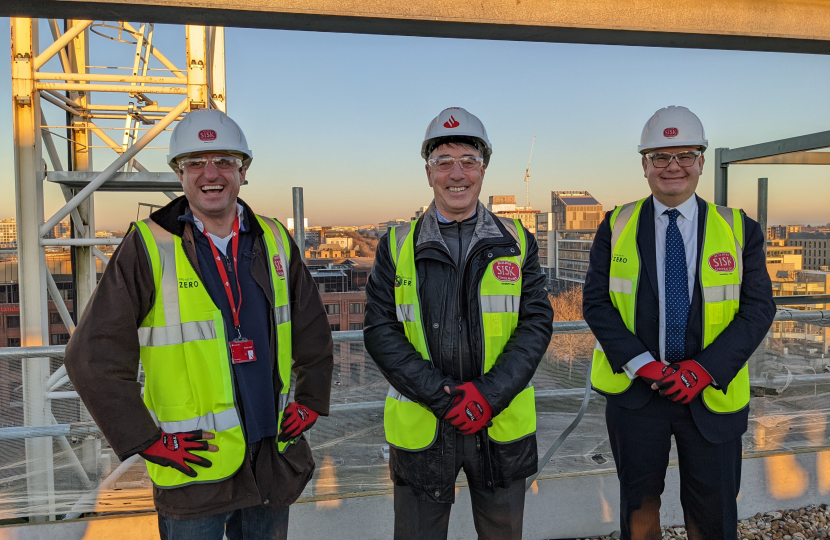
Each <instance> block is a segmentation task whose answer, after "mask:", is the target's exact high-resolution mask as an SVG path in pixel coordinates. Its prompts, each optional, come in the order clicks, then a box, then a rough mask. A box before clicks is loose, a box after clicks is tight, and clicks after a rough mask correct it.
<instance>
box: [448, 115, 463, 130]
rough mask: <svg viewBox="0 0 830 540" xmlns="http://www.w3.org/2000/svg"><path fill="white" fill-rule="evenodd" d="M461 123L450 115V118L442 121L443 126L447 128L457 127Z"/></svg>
mask: <svg viewBox="0 0 830 540" xmlns="http://www.w3.org/2000/svg"><path fill="white" fill-rule="evenodd" d="M460 125H461V122H459V121H458V120H456V119H455V117H453V116H450V119H449V120H447V121H446V122H444V127H445V128H447V129H453V128H457V127H458V126H460Z"/></svg>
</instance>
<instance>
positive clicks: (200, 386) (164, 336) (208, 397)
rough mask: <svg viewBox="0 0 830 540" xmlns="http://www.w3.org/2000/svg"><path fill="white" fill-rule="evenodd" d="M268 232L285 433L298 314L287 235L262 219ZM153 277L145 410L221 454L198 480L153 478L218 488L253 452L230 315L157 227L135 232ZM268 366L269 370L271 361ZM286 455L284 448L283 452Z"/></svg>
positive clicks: (167, 475) (152, 469)
mask: <svg viewBox="0 0 830 540" xmlns="http://www.w3.org/2000/svg"><path fill="white" fill-rule="evenodd" d="M256 219H257V221H259V224H260V226H261V227H262V229H263V231H264V238H265V246H266V248H267V251H268V262H269V265H268V266H269V267H270V269H271V284H272V285H273V288H274V322H275V324H276V329H277V344H278V351H277V357H278V362H277V364H278V371H279V377H280V381H281V382H282V390H281V391H280V396H279V399H278V403H277V408H278V418H277V425H280V423H282V413H283V410H284V409H285V406H286V404H287V403H288V391H289V386H290V384H291V308H290V304H289V297H288V292H289V281H288V267H289V258H288V253H289V252H288V251H286V249H285V247H286V246H288V245H290V244H289V242H288V236H287V234H286V231H285V229H284V228H283V227H282V225H280V224H279V223H277V222H276V221H275V220H272V219H270V218H262V217H260V216H256ZM135 226H136V229H137V230H138V232H139V233H140V237H141V239H142V241H143V243H144V247H145V249H146V252H147V258H148V260H149V261H150V266H151V269H152V271H153V281H154V284H155V299H154V302H153V307H152V308H151V309H150V312H149V313H148V314H147V316H146V317H145V318H144V320H143V321H142V322H141V325H140V326H139V328H138V341H139V344H140V346H141V363H142V365H143V367H144V373H145V383H144V404H145V405H146V406H147V409H148V410H149V411H150V415H151V416H152V417H153V420H154V421H155V422H156V424H157V425H158V426H159V427H161V429H162V430H164V431H166V432H168V433H177V432H184V431H192V430H195V429H201V430H203V431H210V432H212V433H213V434H214V435H215V436H216V439H215V440H213V441H212V442H213V443H214V444H216V446H218V447H219V451H218V452H207V451H205V452H199V451H196V452H195V453H196V454H199V455H202V456H204V457H205V458H207V459H209V460H210V461H211V462H212V463H213V466H211V467H208V468H202V467H198V466H196V470H197V472H198V476H197V477H196V478H190V477H189V476H186V475H184V474H182V473H180V472H179V471H177V470H175V469H173V468H172V467H163V466H160V465H156V464H154V463H150V462H149V461H148V462H147V472H148V473H149V475H150V479H151V480H152V481H153V483H154V484H155V485H156V486H158V487H160V488H175V487H181V486H185V485H188V484H197V483H211V482H218V481H220V480H224V479H225V478H228V477H230V476H232V475H233V474H234V473H235V472H236V471H237V470H238V469H239V467H240V466H241V465H242V460H243V457H244V456H245V450H246V444H245V436H244V433H243V431H242V425H241V422H240V415H239V412H238V406H237V403H236V401H235V397H234V384H233V369H232V366H231V361H230V352H229V344H228V336H226V335H225V323H224V320H223V318H222V311H221V310H220V309H219V308H218V307H217V306H216V304H214V302H213V300H211V298H210V295H209V294H208V292H207V290H206V289H205V286H204V283H202V281H201V280H200V279H199V275H198V274H197V273H196V270H195V269H194V268H193V265H192V264H191V263H190V261H189V260H188V258H187V255H186V254H185V252H184V249H183V248H182V239H181V237H179V236H176V235H174V234H171V233H169V232H168V231H166V230H164V229H163V228H162V227H160V226H159V225H158V224H157V223H155V222H154V221H152V220H151V219H146V220H144V221H139V222H138V223H136V224H135ZM260 361H265V362H268V361H269V359H267V358H266V359H262V360H260ZM285 448H286V444H285V443H279V449H280V451H281V452H282V451H284V450H285Z"/></svg>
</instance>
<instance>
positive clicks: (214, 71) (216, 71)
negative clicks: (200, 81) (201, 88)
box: [210, 26, 228, 114]
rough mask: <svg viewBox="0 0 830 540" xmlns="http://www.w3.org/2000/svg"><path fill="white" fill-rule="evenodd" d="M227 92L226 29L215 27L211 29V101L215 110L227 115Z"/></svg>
mask: <svg viewBox="0 0 830 540" xmlns="http://www.w3.org/2000/svg"><path fill="white" fill-rule="evenodd" d="M225 92H226V88H225V28H224V27H223V26H214V27H211V29H210V99H211V100H212V101H213V106H214V107H215V108H217V109H219V110H220V111H222V112H223V113H226V114H227V112H228V101H227V96H226V95H225Z"/></svg>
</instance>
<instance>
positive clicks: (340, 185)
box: [0, 19, 830, 230]
mask: <svg viewBox="0 0 830 540" xmlns="http://www.w3.org/2000/svg"><path fill="white" fill-rule="evenodd" d="M0 24H8V19H2V20H0ZM156 28H157V30H156V38H155V39H156V41H155V43H156V44H158V46H159V47H160V48H162V47H163V48H164V50H165V53H169V56H170V58H171V60H173V61H174V62H175V63H177V64H179V65H182V64H183V63H184V58H183V55H184V48H183V42H184V31H183V29H182V28H181V27H173V26H167V25H157V26H156ZM40 34H41V40H42V42H43V43H48V42H49V41H50V39H51V38H50V37H49V32H48V30H47V29H46V28H45V27H44V28H42V29H41V32H40ZM99 39H103V38H99ZM252 42H256V43H257V51H258V52H257V54H256V55H251V54H250V43H252ZM129 49H130V47H129V46H127V45H121V44H111V46H109V47H93V49H92V50H91V53H92V54H93V55H94V56H93V57H92V58H91V59H90V60H91V62H92V63H93V64H97V65H114V64H113V62H116V63H117V62H120V61H121V60H123V58H125V53H126V56H127V57H131V54H132V52H131V51H130V50H129ZM119 51H120V52H119ZM116 52H118V55H116V54H115V53H116ZM176 55H179V56H178V57H176ZM226 57H227V86H228V92H227V93H228V112H229V114H230V115H231V116H232V117H233V118H234V119H235V120H237V122H239V124H240V125H241V126H242V128H243V129H244V130H245V132H246V135H247V138H248V141H249V144H250V145H251V148H252V149H253V152H254V161H253V164H252V168H251V169H250V172H249V175H248V180H249V185H248V186H244V187H243V188H242V191H241V193H240V196H241V198H242V199H243V200H246V201H247V202H250V203H252V206H253V207H254V209H255V210H256V211H257V212H259V213H262V214H267V215H271V216H274V217H276V218H278V219H280V220H281V221H283V222H285V221H286V220H287V218H289V217H291V216H292V215H293V212H292V207H291V202H292V201H291V188H292V187H294V186H301V187H303V188H304V195H305V214H306V217H307V218H308V220H309V226H330V225H364V224H366V223H378V222H381V221H385V220H391V219H395V218H404V219H408V218H409V217H411V215H413V212H414V210H415V209H417V208H418V207H419V206H422V205H426V204H428V203H429V202H430V201H431V200H432V192H431V190H430V188H429V186H428V185H427V181H426V175H425V174H424V162H423V160H422V159H421V158H420V156H419V150H420V143H421V138H422V136H423V132H424V130H425V128H426V125H427V124H428V122H429V121H430V120H431V119H432V118H433V117H434V116H435V115H437V114H438V112H440V110H442V109H443V108H445V107H448V106H463V107H465V108H467V109H468V110H469V111H470V112H472V113H474V114H476V115H477V116H479V117H480V118H481V119H482V121H483V122H484V124H485V126H486V127H487V130H488V134H489V136H490V139H491V141H492V142H493V146H494V154H493V159H492V161H491V164H490V167H489V168H488V170H487V172H486V177H485V180H484V182H483V190H482V193H481V197H480V200H481V202H482V203H483V204H486V201H487V199H488V197H489V196H491V195H502V194H508V195H515V196H516V198H517V199H518V200H519V201H520V202H521V203H524V191H525V184H524V182H523V178H524V171H525V168H526V165H527V159H528V154H529V152H530V145H531V141H532V139H533V137H534V136H536V138H537V139H536V145H535V149H534V154H533V162H532V163H531V166H530V173H531V175H532V176H531V179H530V204H531V206H532V207H533V208H534V209H536V210H540V211H548V210H549V198H550V192H551V191H559V190H587V191H590V192H591V193H592V194H594V196H595V197H597V199H598V200H599V201H600V202H601V203H602V204H603V206H604V207H605V208H606V209H611V208H613V207H614V205H616V204H623V203H625V202H628V201H630V200H634V199H637V198H640V197H642V196H645V195H646V194H648V188H647V183H646V181H645V179H644V178H643V176H642V169H641V166H640V158H639V156H638V155H637V153H636V146H637V143H638V139H639V135H640V131H641V129H642V126H643V124H644V123H645V121H646V120H647V119H648V117H649V116H650V115H651V114H652V113H653V112H654V111H655V110H656V109H658V108H660V107H664V106H667V105H671V104H675V105H685V106H688V107H689V108H690V109H691V110H693V111H694V112H695V113H697V114H698V115H699V116H700V117H701V119H702V121H703V123H704V126H705V127H706V134H707V136H708V139H709V142H710V151H709V152H707V154H706V157H707V158H709V161H708V162H707V163H706V164H705V166H704V173H703V176H702V177H701V182H700V186H699V188H698V194H699V195H701V196H702V197H703V198H705V199H708V200H712V198H713V167H714V152H712V150H714V149H715V148H718V147H732V148H735V147H739V146H745V145H749V144H755V143H760V142H764V141H769V140H776V139H780V138H786V137H792V136H798V135H804V134H808V133H814V132H819V131H824V130H826V129H827V119H828V118H830V101H828V100H827V99H826V97H825V96H826V89H827V88H828V87H829V86H830V69H828V68H830V59H829V58H827V57H826V56H820V55H794V54H778V53H754V52H740V51H703V50H689V49H661V48H645V47H622V46H599V45H572V44H555V43H522V42H506V41H474V40H458V39H437V38H414V37H396V36H366V35H353V34H325V33H314V32H289V31H270V30H251V29H236V28H228V29H227V46H226ZM482 58H483V59H485V60H480V59H482ZM52 62H53V63H54V62H56V60H53V61H52ZM121 63H122V65H123V62H121ZM49 66H50V65H49V64H47V66H46V67H45V68H44V69H50V70H53V71H57V70H58V69H59V68H57V67H55V66H52V67H49ZM459 66H466V67H467V69H466V70H461V71H460V72H459V69H458V68H459ZM156 67H158V66H156ZM0 73H3V74H5V75H4V76H3V77H2V78H0V101H3V102H5V103H10V102H11V80H10V66H9V57H8V55H3V56H0ZM160 102H161V98H160ZM61 118H63V112H62V111H59V110H57V109H56V108H54V107H52V106H51V105H45V106H44V119H45V121H46V122H51V123H52V124H60V121H59V120H60V119H61ZM122 124H123V122H122ZM11 135H12V130H11V114H10V107H0V157H3V158H5V159H6V161H7V162H9V163H13V160H14V156H13V146H12V140H11V139H12V138H11ZM167 136H168V135H165V136H163V138H161V139H160V140H159V145H160V146H163V145H166V137H167ZM154 145H155V144H154ZM165 154H166V152H165V151H162V150H145V151H144V152H143V153H142V154H141V155H142V158H141V160H142V162H143V163H145V165H147V166H148V168H149V169H150V170H152V171H162V172H167V171H169V168H167V166H166V164H165V160H164V157H165ZM114 156H115V154H114V153H112V152H111V151H110V150H108V149H105V150H95V151H94V158H93V162H94V163H95V164H96V167H95V170H102V169H103V168H104V167H105V166H106V165H108V164H109V163H110V162H111V160H112V159H113V157H114ZM44 158H45V159H46V160H47V163H49V160H48V157H46V156H44ZM9 169H11V168H9ZM49 169H50V170H51V169H52V165H51V163H49ZM826 176H827V172H826V168H822V167H807V166H774V165H773V166H759V165H751V166H749V165H742V166H733V167H731V168H730V192H729V203H730V206H737V207H742V208H744V210H746V212H747V213H748V214H749V215H750V217H755V210H756V202H755V197H756V189H757V187H756V186H757V178H758V177H768V178H769V179H770V182H769V187H770V192H769V200H770V206H769V222H770V223H782V224H803V225H806V224H812V225H815V224H817V223H818V224H824V223H827V222H828V221H830V215H829V214H828V212H827V211H826V210H825V208H824V207H825V205H823V204H822V201H825V200H827V198H828V195H830V185H828V183H827V181H826ZM0 186H2V188H4V189H5V190H6V192H7V193H9V194H11V193H14V175H13V173H12V171H11V170H9V171H8V172H7V173H6V174H5V175H3V176H2V177H0ZM45 201H46V204H45V206H46V208H45V214H46V215H47V216H48V215H51V213H53V212H54V211H56V210H57V209H58V208H59V207H60V206H61V205H62V204H63V196H62V194H61V193H60V190H59V189H57V186H55V185H52V184H49V183H47V185H46V186H45ZM138 202H147V203H153V204H166V202H167V198H166V197H165V196H164V195H162V194H159V193H142V194H134V193H133V194H116V193H99V194H96V220H97V223H96V225H97V226H96V228H98V229H106V230H113V229H115V230H121V229H125V228H126V227H127V226H128V224H129V222H130V221H132V220H134V219H135V218H136V214H137V204H138ZM14 214H15V210H14V197H5V198H2V199H0V215H2V216H8V217H14ZM139 217H141V218H143V217H146V212H145V213H144V214H142V215H140V216H139Z"/></svg>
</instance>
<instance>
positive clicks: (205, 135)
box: [199, 129, 216, 141]
mask: <svg viewBox="0 0 830 540" xmlns="http://www.w3.org/2000/svg"><path fill="white" fill-rule="evenodd" d="M199 140H200V141H215V140H216V132H215V131H213V130H212V129H203V130H202V131H200V132H199Z"/></svg>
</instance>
